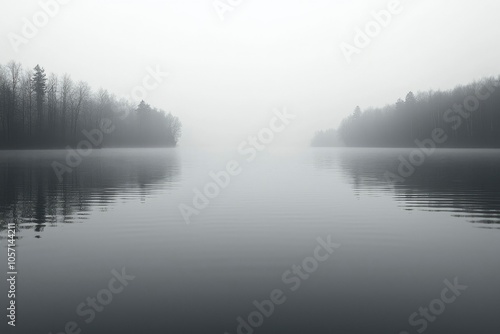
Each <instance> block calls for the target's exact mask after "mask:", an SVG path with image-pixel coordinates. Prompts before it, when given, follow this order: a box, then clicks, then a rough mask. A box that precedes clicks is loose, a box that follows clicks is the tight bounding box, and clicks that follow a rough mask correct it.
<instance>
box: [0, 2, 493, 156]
mask: <svg viewBox="0 0 500 334" xmlns="http://www.w3.org/2000/svg"><path fill="white" fill-rule="evenodd" d="M44 1H45V2H46V1H49V0H42V2H44ZM232 1H233V3H234V2H237V1H236V0H232ZM222 2H223V3H228V2H231V1H230V0H222ZM389 2H390V1H385V0H384V1H378V0H359V1H347V0H335V1H334V0H329V1H327V0H308V1H306V0H244V1H242V2H241V4H239V5H236V6H235V7H234V8H233V10H232V11H227V12H225V13H224V15H223V16H224V18H225V19H224V20H221V18H220V15H219V13H218V12H217V11H216V9H215V8H214V6H213V0H163V1H160V0H157V1H154V0H134V1H133V0H71V1H69V3H68V4H65V5H61V8H60V10H59V12H58V13H57V15H55V16H54V17H53V18H50V20H49V21H48V23H47V24H46V25H45V26H44V27H41V28H39V32H38V33H37V34H36V36H35V37H33V38H31V39H29V40H28V42H27V43H26V44H22V45H20V46H19V51H18V52H15V51H14V49H13V47H12V45H11V43H10V42H9V38H8V33H16V34H19V35H21V34H22V32H21V30H22V27H23V25H24V23H23V18H27V19H29V20H30V21H31V22H33V15H35V14H36V13H38V12H40V10H41V7H40V4H39V2H38V1H36V0H22V1H20V0H0V3H1V10H0V22H1V29H2V35H3V36H2V38H1V39H0V50H1V52H0V61H1V63H2V64H5V63H6V62H8V61H9V60H11V59H14V60H16V61H20V62H21V63H22V64H23V65H24V66H27V67H34V66H35V65H36V64H38V63H39V64H40V65H41V66H43V67H44V68H45V70H46V71H47V72H49V73H51V72H54V73H56V74H64V73H69V74H71V76H72V78H73V79H74V80H76V81H78V80H84V81H87V82H88V83H89V84H90V85H91V87H92V88H93V89H94V90H97V89H98V88H100V87H103V88H106V89H108V90H109V91H110V92H112V93H115V94H116V95H125V94H129V93H130V91H131V90H132V89H133V88H134V87H136V86H137V85H141V84H142V80H143V78H144V77H145V76H146V75H147V71H146V68H147V67H151V68H155V67H157V66H159V67H160V68H161V69H162V70H164V71H168V72H169V73H170V76H169V77H168V78H166V79H165V80H164V82H163V83H162V84H161V85H160V86H159V87H158V88H157V89H155V90H153V91H150V92H148V97H147V99H146V102H148V103H150V104H151V105H153V106H155V107H158V108H162V109H165V110H167V111H171V112H172V113H173V114H175V115H177V116H179V118H180V119H181V121H182V123H183V125H184V129H183V133H184V135H183V138H182V139H181V143H180V144H181V145H183V146H191V145H220V144H225V145H229V146H237V144H238V143H239V142H240V141H241V140H243V139H244V138H246V137H247V136H248V135H252V134H254V133H256V132H258V131H259V130H260V129H261V128H262V127H263V126H265V125H267V124H268V122H269V120H270V119H271V117H272V110H273V108H281V107H287V108H288V110H289V111H290V112H291V113H293V114H295V115H297V118H296V120H295V121H294V123H293V124H292V126H291V127H290V128H288V129H287V130H286V132H284V133H282V134H280V137H279V138H278V139H277V140H276V144H277V145H307V144H308V143H309V141H310V139H311V136H312V135H313V133H314V132H315V131H316V130H320V129H326V128H331V127H337V126H338V125H339V123H340V121H341V120H342V119H343V118H344V117H346V116H347V115H349V114H350V113H351V112H352V111H353V109H354V108H355V106H356V105H360V106H361V108H362V109H364V108H367V107H369V106H383V105H385V104H388V103H393V102H395V100H397V99H398V98H400V97H401V98H404V96H405V95H406V93H407V92H408V91H410V90H412V91H414V92H418V91H419V90H428V89H435V90H437V89H449V88H452V87H454V86H455V85H457V84H461V83H469V82H470V81H472V80H475V79H480V78H482V77H484V76H491V75H495V76H496V75H498V74H500V68H499V65H498V60H499V59H500V47H499V45H498V41H499V40H500V19H499V18H498V13H500V1H498V0H474V1H472V0H469V1H464V0H458V1H457V0H418V1H416V0H415V1H410V0H401V7H402V12H401V13H400V14H396V15H394V16H393V17H392V21H391V22H390V24H389V25H388V26H387V27H384V28H382V30H381V32H380V34H379V35H378V36H376V37H374V38H373V39H372V41H371V43H370V45H369V46H367V47H365V48H363V49H360V53H359V54H355V55H353V56H352V62H351V63H348V62H347V60H346V58H345V57H344V55H343V53H342V51H341V48H340V45H341V43H342V42H346V43H350V44H353V39H354V37H355V34H356V28H357V27H359V28H361V29H364V28H365V25H366V24H367V23H369V22H370V21H372V20H373V18H372V16H371V12H372V11H380V10H382V9H385V8H387V6H388V3H389Z"/></svg>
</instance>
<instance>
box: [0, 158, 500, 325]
mask: <svg viewBox="0 0 500 334" xmlns="http://www.w3.org/2000/svg"><path fill="white" fill-rule="evenodd" d="M408 153H409V151H405V150H390V149H388V150H351V151H346V150H340V149H307V150H303V151H280V150H277V151H274V152H267V153H261V155H260V157H259V158H258V159H257V160H256V161H254V162H252V163H247V162H245V160H244V157H241V156H238V155H237V154H233V152H202V151H191V150H186V149H184V150H182V149H164V150H107V149H103V150H98V151H96V152H94V153H93V154H92V155H91V156H89V157H87V158H85V159H84V160H83V162H82V164H81V165H79V166H78V167H77V168H74V169H73V171H72V172H71V173H69V174H67V175H65V177H64V180H63V181H62V182H60V181H59V180H58V178H57V177H56V175H55V173H54V172H53V170H52V167H51V163H52V162H53V161H55V160H56V161H62V160H63V159H64V154H65V152H63V151H47V152H22V153H19V152H0V214H1V217H0V218H1V220H2V223H1V225H0V228H1V231H0V235H1V237H2V239H1V242H2V246H1V250H0V259H1V261H2V262H0V267H1V268H4V272H7V269H6V267H7V256H6V247H5V241H6V239H5V237H6V233H7V232H6V227H7V226H6V224H7V223H8V222H15V223H16V224H17V228H18V229H19V231H18V236H19V239H18V240H17V251H18V254H17V256H18V258H17V262H18V282H17V285H18V286H17V289H18V294H17V304H18V309H17V316H18V317H17V326H16V327H15V328H14V329H13V328H11V327H10V326H7V324H6V322H7V321H6V317H5V315H4V314H6V313H4V314H2V319H4V321H3V322H2V324H1V325H0V327H1V328H2V333H49V332H52V333H59V332H63V331H64V327H65V325H66V323H67V322H69V321H74V322H76V323H77V324H78V326H79V327H80V329H81V330H82V331H81V333H221V334H223V333H225V332H228V333H231V334H233V333H237V329H236V328H237V325H238V323H237V318H238V317H242V318H245V319H247V318H248V316H249V315H250V314H251V313H252V312H254V311H255V310H256V308H255V306H254V305H253V304H252V302H253V301H254V300H257V301H259V302H260V301H263V300H265V299H269V298H270V293H271V291H273V290H274V289H280V290H281V291H282V292H283V294H284V296H285V298H286V300H285V301H284V303H282V304H280V305H275V307H274V313H273V314H272V315H270V316H269V317H266V318H263V324H262V325H261V326H259V327H258V328H255V329H252V330H248V329H247V330H246V331H245V330H243V333H250V332H252V331H253V332H254V333H385V334H390V333H394V334H399V333H400V332H402V331H407V332H408V333H418V332H417V330H419V329H420V330H422V329H423V327H424V325H423V324H424V323H426V326H427V327H426V328H425V333H498V332H499V330H500V317H499V316H498V310H499V309H500V288H499V282H500V205H499V203H500V202H499V200H500V188H499V186H500V174H499V172H500V151H495V150H490V151H488V150H485V151H482V150H479V151H467V150H449V151H448V150H443V151H438V152H436V153H435V154H434V155H433V156H431V157H430V158H428V159H427V161H426V162H425V163H424V164H423V165H422V166H420V167H418V168H417V171H416V172H415V174H414V175H413V176H411V177H410V178H408V179H407V180H406V182H405V183H403V184H389V183H387V182H386V180H385V178H384V177H383V175H384V173H385V172H386V171H388V170H389V171H395V170H396V168H397V165H395V164H396V162H397V157H398V155H399V154H408ZM231 159H235V160H237V161H238V162H240V163H241V168H242V172H241V174H239V175H237V176H234V177H232V178H231V181H230V183H229V185H228V186H227V188H225V189H223V190H222V191H221V192H220V194H219V195H218V196H217V197H216V198H214V199H211V200H210V203H209V205H208V207H207V208H205V209H202V210H200V212H199V215H194V216H192V217H191V218H192V222H191V224H189V225H187V224H186V223H185V222H184V219H183V217H182V215H181V213H180V211H179V204H182V203H184V204H192V203H191V202H192V200H193V196H194V192H193V189H195V188H198V189H203V186H204V185H205V184H206V183H207V182H209V181H211V179H210V177H209V175H208V174H209V172H210V171H219V170H222V169H224V168H225V165H226V163H227V162H228V161H229V160H231ZM328 235H331V240H332V241H333V242H335V243H338V244H341V246H340V247H339V248H337V249H336V250H335V251H334V253H333V254H332V255H330V257H329V258H328V259H327V260H325V261H324V262H319V264H318V267H317V270H314V271H312V272H311V273H310V274H308V275H309V276H308V278H307V279H306V278H304V279H301V280H300V287H299V288H298V289H296V290H295V291H292V290H291V289H290V288H291V287H292V286H293V284H290V283H286V282H284V281H283V280H282V274H283V273H285V272H286V271H287V270H291V269H292V265H294V264H295V265H302V264H303V261H304V260H305V259H307V258H308V257H310V256H312V255H313V254H314V251H315V249H316V247H317V245H318V242H317V238H318V237H319V238H323V239H324V240H326V239H327V237H328ZM122 268H125V270H126V273H127V274H129V275H133V276H135V278H134V279H133V280H132V281H130V282H129V284H128V285H127V286H126V287H124V289H123V291H122V292H121V293H119V294H115V295H113V296H112V300H111V301H110V302H109V304H107V305H105V306H104V308H103V309H102V310H101V312H97V311H96V312H95V318H94V319H92V321H90V323H86V322H85V320H86V319H87V320H88V318H89V317H88V315H86V316H80V315H78V314H77V313H76V309H77V307H78V306H79V305H80V304H81V303H82V302H84V303H85V301H86V300H87V298H88V297H96V296H97V295H98V294H99V292H100V291H102V289H106V288H108V283H109V281H110V279H112V277H113V274H112V270H113V269H116V270H118V271H121V269H122ZM295 277H298V276H295ZM455 279H457V280H458V282H459V284H460V285H465V286H467V289H466V290H464V291H463V290H462V291H461V292H459V293H458V294H459V296H455V297H456V298H454V301H453V302H450V303H441V305H444V306H445V309H444V310H439V312H438V313H439V314H437V315H432V314H431V316H432V318H430V319H432V320H425V321H424V320H421V319H425V318H424V316H422V315H418V314H417V315H418V316H417V317H416V318H414V319H413V320H414V321H419V320H420V322H418V325H415V326H412V325H410V324H409V322H408V319H409V317H410V316H411V315H412V314H413V313H414V312H419V308H420V307H429V304H433V305H434V310H436V308H435V307H437V306H439V302H435V300H436V299H440V298H442V297H441V296H442V291H443V289H445V288H446V287H447V285H446V284H445V283H444V281H445V280H448V281H449V282H451V283H453V282H454V280H455ZM0 288H1V297H0V298H1V300H2V309H4V310H5V307H7V298H6V291H7V285H6V282H5V281H4V280H2V284H0ZM445 296H446V294H445ZM447 296H448V298H450V297H451V296H454V295H453V293H452V292H450V291H448V295H447ZM4 312H5V311H4ZM247 321H248V319H247Z"/></svg>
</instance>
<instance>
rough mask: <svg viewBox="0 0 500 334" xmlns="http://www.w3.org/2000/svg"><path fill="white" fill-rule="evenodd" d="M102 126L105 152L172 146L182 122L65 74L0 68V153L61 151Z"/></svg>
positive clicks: (13, 64)
mask: <svg viewBox="0 0 500 334" xmlns="http://www.w3.org/2000/svg"><path fill="white" fill-rule="evenodd" d="M103 122H105V123H106V124H105V125H106V127H107V128H112V129H113V131H112V132H110V133H108V134H106V135H105V137H104V139H103V145H104V146H107V147H151V146H153V147H155V146H157V147H165V146H175V145H176V144H177V142H178V140H179V138H180V135H181V127H182V125H181V123H180V121H179V119H178V118H177V117H175V116H173V115H172V114H171V113H166V112H164V111H163V110H159V109H155V108H152V107H151V106H149V105H148V104H146V103H145V102H144V101H142V102H141V103H140V104H139V105H138V106H136V105H133V104H131V103H130V102H129V101H126V100H125V99H120V100H119V99H117V98H116V97H115V96H114V95H112V94H110V93H109V92H108V91H107V90H104V89H99V90H98V91H96V92H94V91H92V89H91V88H90V87H89V85H88V84H87V83H85V82H83V81H80V82H74V81H73V80H72V79H71V77H70V76H69V75H67V74H65V75H63V76H62V77H59V76H57V75H55V74H50V75H47V74H46V73H45V70H44V69H43V68H42V67H40V66H39V65H37V66H36V67H35V68H34V69H23V67H22V66H21V64H20V63H17V62H15V61H11V62H9V63H8V64H7V65H5V66H2V65H0V148H1V149H27V148H33V149H37V148H64V147H66V146H72V147H73V146H75V145H77V143H78V142H79V141H81V140H82V139H86V138H85V136H84V134H83V132H84V131H87V132H89V131H92V130H93V129H100V128H101V127H102V123H103Z"/></svg>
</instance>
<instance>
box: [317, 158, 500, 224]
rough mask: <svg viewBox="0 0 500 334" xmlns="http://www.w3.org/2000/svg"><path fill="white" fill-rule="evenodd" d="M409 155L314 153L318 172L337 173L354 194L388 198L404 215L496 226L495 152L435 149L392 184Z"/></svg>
mask: <svg viewBox="0 0 500 334" xmlns="http://www.w3.org/2000/svg"><path fill="white" fill-rule="evenodd" d="M410 152H411V151H410V150H401V149H386V150H373V149H371V150H370V149H351V150H324V151H320V150H319V151H317V152H316V157H315V159H316V160H315V163H316V166H317V167H318V168H322V169H323V168H326V169H328V168H339V169H340V170H341V171H342V172H343V174H344V175H345V176H346V177H348V178H349V179H351V180H352V181H351V183H352V187H353V189H354V191H355V193H356V194H359V195H362V194H369V195H373V196H378V195H380V194H383V193H386V194H387V193H389V194H391V195H392V197H393V198H394V199H395V200H396V201H398V203H400V205H401V206H402V207H403V208H404V209H405V210H422V211H429V212H449V213H451V214H452V215H453V216H455V217H464V218H467V219H468V221H470V222H471V223H475V224H478V226H480V227H481V228H493V227H494V226H495V225H498V224H500V205H499V204H500V151H498V150H439V151H437V152H435V153H434V154H433V155H431V156H430V157H429V158H427V160H426V161H425V163H424V164H423V165H421V166H419V167H417V168H416V171H415V173H414V174H413V175H412V176H410V177H408V178H406V180H405V182H404V183H395V184H391V183H389V182H387V180H386V179H385V177H384V174H385V172H386V171H390V172H393V173H395V174H396V173H397V168H398V163H399V162H398V156H399V155H402V156H404V157H408V155H409V153H410Z"/></svg>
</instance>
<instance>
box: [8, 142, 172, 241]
mask: <svg viewBox="0 0 500 334" xmlns="http://www.w3.org/2000/svg"><path fill="white" fill-rule="evenodd" d="M66 154H67V152H66V151H21V152H19V151H12V152H2V154H1V155H0V220H1V221H2V224H0V231H2V230H4V229H5V228H6V223H7V222H12V221H15V222H16V223H18V228H19V229H21V230H23V229H33V230H34V231H35V232H42V231H43V229H44V227H45V226H47V225H57V224H60V223H74V222H79V221H82V220H85V219H87V216H88V215H89V213H90V212H91V211H92V210H93V209H99V210H101V211H105V210H107V209H108V207H109V206H111V205H113V203H115V202H116V201H126V200H128V199H136V198H139V199H141V200H145V199H146V198H147V197H149V196H151V195H153V194H154V193H155V191H156V190H160V189H164V188H167V187H175V185H176V181H178V177H179V174H180V168H179V163H178V158H177V153H176V151H175V150H173V149H165V150H156V151H154V152H152V151H151V150H147V149H118V150H106V149H103V150H96V151H94V152H93V153H92V155H90V156H88V157H85V158H83V160H82V163H81V164H80V165H78V166H77V167H76V168H73V169H72V171H71V173H65V174H64V177H63V180H62V181H61V182H60V181H59V180H58V178H57V176H56V173H55V172H54V170H53V168H52V163H53V162H54V161H57V162H60V163H62V164H64V163H65V158H66Z"/></svg>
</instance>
